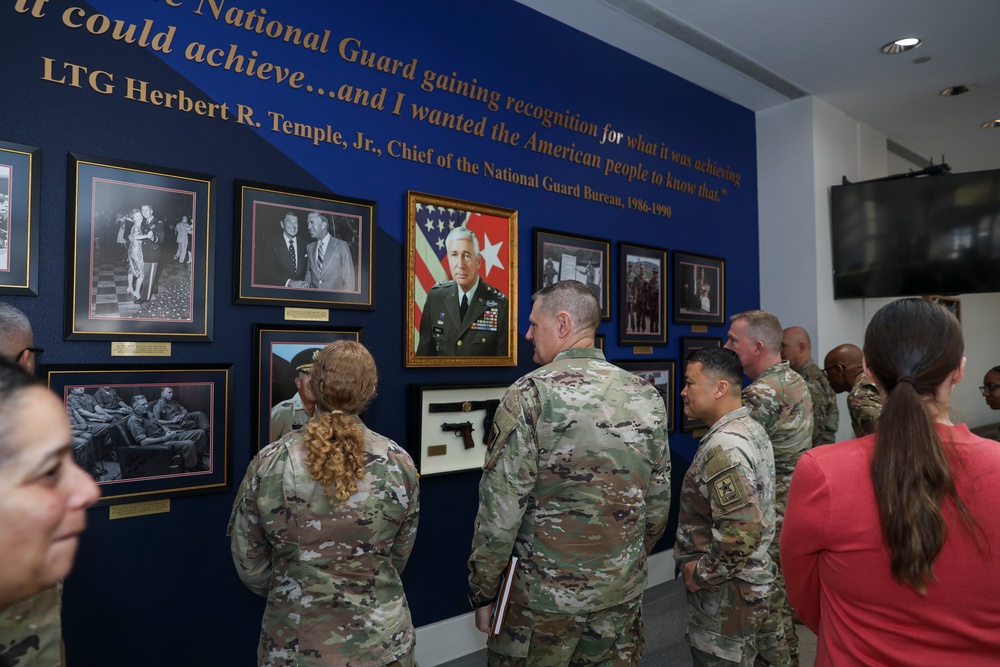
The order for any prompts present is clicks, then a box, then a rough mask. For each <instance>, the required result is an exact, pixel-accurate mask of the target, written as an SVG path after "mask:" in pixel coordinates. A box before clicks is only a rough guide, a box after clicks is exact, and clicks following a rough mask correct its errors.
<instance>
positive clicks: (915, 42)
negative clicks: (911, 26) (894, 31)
mask: <svg viewBox="0 0 1000 667" xmlns="http://www.w3.org/2000/svg"><path fill="white" fill-rule="evenodd" d="M921 44H923V42H921V41H920V39H919V38H917V37H904V38H903V39H897V40H896V41H895V42H889V43H888V44H886V45H885V46H883V47H882V53H885V54H890V55H891V54H893V53H903V52H904V51H912V50H913V49H915V48H917V47H918V46H920V45H921Z"/></svg>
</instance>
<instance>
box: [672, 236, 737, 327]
mask: <svg viewBox="0 0 1000 667" xmlns="http://www.w3.org/2000/svg"><path fill="white" fill-rule="evenodd" d="M725 266H726V263H725V260H722V259H720V258H718V257H706V256H704V255H693V254H690V253H685V252H680V251H674V322H677V323H678V324H682V323H689V324H724V323H725V303H726V294H725Z"/></svg>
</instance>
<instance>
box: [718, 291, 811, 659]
mask: <svg viewBox="0 0 1000 667" xmlns="http://www.w3.org/2000/svg"><path fill="white" fill-rule="evenodd" d="M730 320H731V324H730V325H729V333H728V334H727V340H726V345H725V347H727V348H729V349H730V350H732V351H733V352H735V353H736V355H737V356H738V357H739V358H740V362H741V363H742V364H743V372H744V373H745V374H746V375H747V377H749V378H750V379H751V380H753V382H752V383H751V384H750V385H749V386H748V387H747V388H746V389H744V390H743V404H744V405H745V406H746V407H747V408H748V409H749V410H750V416H751V417H753V418H754V419H755V420H757V421H758V422H759V423H760V425H761V426H763V427H764V430H765V431H767V436H768V438H770V440H771V448H772V449H773V451H774V468H775V480H774V509H775V514H776V522H775V533H774V541H773V542H772V543H771V548H770V550H769V553H770V555H771V560H773V561H774V562H775V564H776V565H777V566H778V577H777V578H776V579H775V586H776V590H775V591H774V593H773V594H772V595H771V597H770V600H769V603H768V607H769V614H768V616H767V618H765V619H764V622H763V623H762V624H761V626H760V630H759V631H758V633H757V640H756V644H755V645H756V647H757V654H758V664H760V663H763V664H768V665H778V666H780V667H785V666H787V665H792V666H796V665H798V664H799V651H798V648H799V646H798V637H797V636H796V634H795V624H794V623H793V622H792V609H791V607H789V606H788V597H787V595H786V593H785V580H784V577H782V576H781V559H780V555H779V553H778V544H779V543H780V541H781V526H782V524H783V523H784V520H785V505H786V503H787V502H788V487H789V485H790V484H791V481H792V473H793V472H794V471H795V464H796V463H798V461H799V457H800V456H802V453H803V452H805V451H806V450H807V449H809V447H810V446H811V444H812V429H813V418H812V399H810V398H809V388H808V387H807V386H806V383H805V380H803V379H802V377H801V376H800V375H799V374H798V373H796V372H795V371H793V370H792V369H791V367H790V366H789V365H788V362H787V361H782V360H781V335H782V331H781V323H780V322H779V321H778V318H777V317H775V316H774V315H773V314H771V313H769V312H767V311H766V310H748V311H746V312H743V313H737V314H736V315H733V316H732V317H731V318H730Z"/></svg>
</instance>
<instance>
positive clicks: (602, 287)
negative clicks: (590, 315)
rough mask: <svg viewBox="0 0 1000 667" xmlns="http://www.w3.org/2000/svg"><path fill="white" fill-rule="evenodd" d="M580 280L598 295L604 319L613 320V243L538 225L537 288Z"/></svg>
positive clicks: (536, 244)
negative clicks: (565, 281) (539, 227)
mask: <svg viewBox="0 0 1000 667" xmlns="http://www.w3.org/2000/svg"><path fill="white" fill-rule="evenodd" d="M562 280H579V281H580V282H581V283H583V284H584V285H586V286H587V288H588V289H589V290H590V291H591V292H593V293H594V296H595V297H597V303H598V305H600V307H601V319H602V320H610V319H611V242H610V241H608V240H607V239H598V238H593V237H591V236H580V235H576V234H573V235H570V234H566V233H564V232H557V231H552V230H548V229H538V228H537V227H536V228H535V274H534V283H533V284H534V290H535V291H536V292H537V291H538V290H540V289H542V288H545V287H548V286H549V285H552V284H554V283H557V282H560V281H562Z"/></svg>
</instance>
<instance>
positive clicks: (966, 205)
mask: <svg viewBox="0 0 1000 667" xmlns="http://www.w3.org/2000/svg"><path fill="white" fill-rule="evenodd" d="M831 204H832V217H831V221H830V230H831V235H832V237H833V238H832V246H833V296H834V298H835V299H849V298H859V297H861V298H873V297H895V296H918V295H924V294H971V293H976V292H1000V169H997V170H992V171H977V172H969V173H965V174H942V175H939V176H925V177H918V178H900V179H894V180H881V181H868V182H864V183H852V184H846V185H836V186H833V188H832V191H831Z"/></svg>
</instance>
